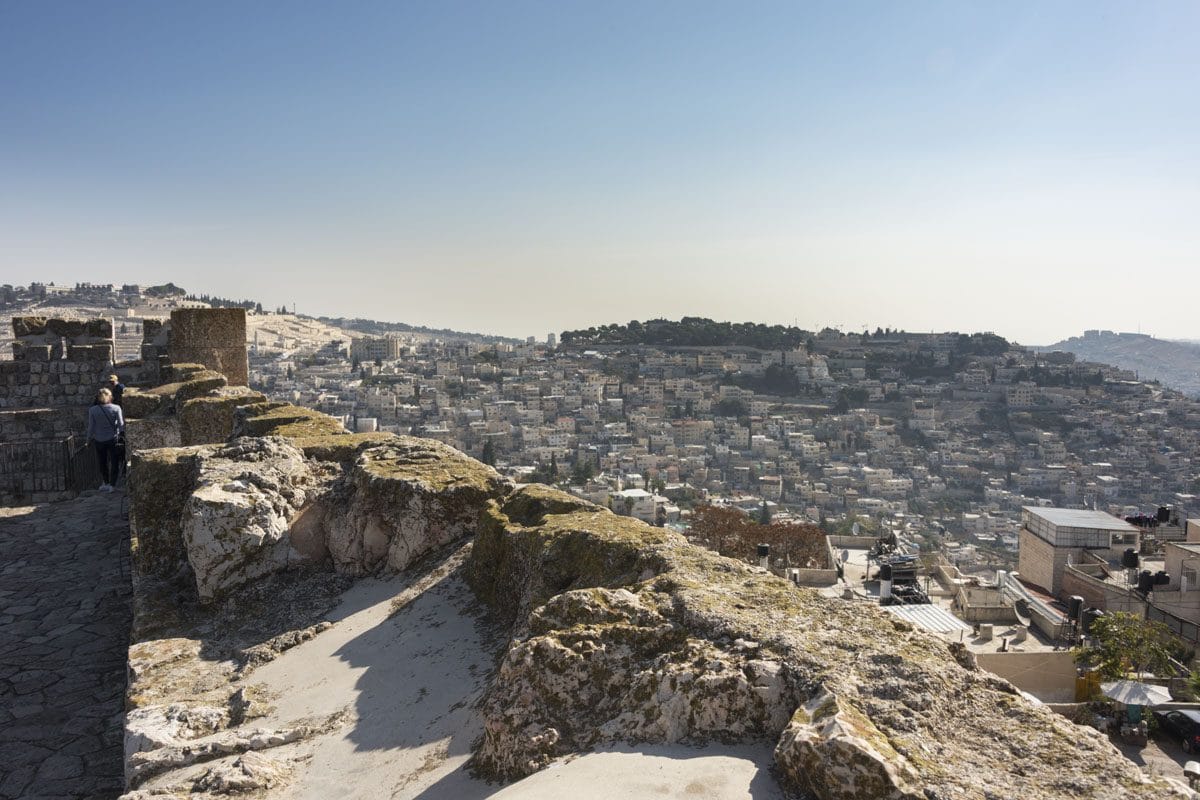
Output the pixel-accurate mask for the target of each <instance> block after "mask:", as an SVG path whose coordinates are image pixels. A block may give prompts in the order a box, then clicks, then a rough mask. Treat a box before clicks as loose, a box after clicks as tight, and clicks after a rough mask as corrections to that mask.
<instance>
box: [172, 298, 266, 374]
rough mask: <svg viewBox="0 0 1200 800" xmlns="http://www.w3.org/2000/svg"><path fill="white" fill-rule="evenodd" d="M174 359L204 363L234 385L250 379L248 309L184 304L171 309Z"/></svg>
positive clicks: (174, 360) (175, 360)
mask: <svg viewBox="0 0 1200 800" xmlns="http://www.w3.org/2000/svg"><path fill="white" fill-rule="evenodd" d="M170 342H171V343H170V355H171V361H172V362H174V363H177V364H178V363H181V362H185V361H189V362H197V363H200V364H203V365H204V366H206V367H208V368H209V369H211V370H215V371H217V372H220V373H222V374H223V375H225V377H226V378H228V379H229V383H230V385H232V386H245V385H246V383H247V381H248V380H249V373H250V368H249V362H248V361H247V356H246V311H245V309H241V308H180V309H176V310H175V311H172V312H171V336H170Z"/></svg>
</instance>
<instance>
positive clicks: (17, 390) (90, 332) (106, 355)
mask: <svg viewBox="0 0 1200 800" xmlns="http://www.w3.org/2000/svg"><path fill="white" fill-rule="evenodd" d="M12 327H13V335H14V336H15V338H16V340H15V341H14V342H13V359H14V360H12V361H0V409H16V408H54V407H62V406H82V407H86V406H87V405H89V404H90V403H91V401H92V397H93V396H94V394H95V392H96V390H97V389H98V388H100V386H101V385H102V384H103V383H104V380H105V379H106V378H107V377H108V375H109V374H110V373H111V372H112V368H113V363H112V357H113V337H112V320H109V319H104V318H99V319H87V320H84V319H54V318H47V317H13V320H12Z"/></svg>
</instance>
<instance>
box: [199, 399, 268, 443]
mask: <svg viewBox="0 0 1200 800" xmlns="http://www.w3.org/2000/svg"><path fill="white" fill-rule="evenodd" d="M265 400H266V398H265V397H264V396H263V395H262V394H261V393H259V392H255V391H252V390H250V389H246V388H245V387H240V386H238V387H230V388H228V389H220V390H218V391H217V393H216V394H213V395H211V396H205V397H196V398H193V399H191V400H188V401H187V402H185V403H183V404H182V406H180V408H179V423H180V436H181V437H182V439H183V444H184V445H194V444H219V443H221V442H224V441H227V440H228V439H229V437H230V436H232V435H233V428H234V420H235V412H236V410H237V409H238V408H239V407H241V406H244V405H250V404H252V403H261V402H263V401H265Z"/></svg>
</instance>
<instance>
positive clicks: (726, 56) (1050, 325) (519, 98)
mask: <svg viewBox="0 0 1200 800" xmlns="http://www.w3.org/2000/svg"><path fill="white" fill-rule="evenodd" d="M1198 35H1200V3H1195V2H1191V0H1187V1H1186V2H1139V3H1134V2H1121V3H1111V2H1103V1H1095V0H1093V1H1092V2H1068V1H1067V0H1062V1H1061V2H1053V3H1043V2H1036V3H1035V2H1011V3H1009V2H1005V3H983V2H965V1H963V0H954V1H953V2H944V3H942V2H917V1H915V0H914V2H855V1H854V0H849V1H847V2H830V3H802V2H798V1H796V0H793V1H792V2H781V3H774V2H753V3H733V2H720V3H715V2H706V1H705V0H688V1H687V2H673V1H672V0H661V1H656V0H640V2H620V0H610V1H609V2H595V1H593V2H576V1H574V0H553V1H548V2H526V1H525V0H506V2H503V3H497V2H478V3H476V2H455V1H454V0H438V1H437V2H421V3H418V2H405V1H403V0H386V1H382V0H380V1H377V0H355V1H348V2H336V3H335V2H323V3H319V2H306V1H304V0H291V1H290V2H274V1H273V0H256V1H255V2H253V3H246V2H222V1H221V0H206V2H191V3H187V2H167V3H164V2H161V0H137V1H134V0H113V1H112V2H106V3H96V2H91V1H90V0H88V1H86V2H58V0H0V283H13V284H25V283H28V282H30V281H44V282H49V281H54V282H56V283H74V282H78V281H91V282H99V283H110V282H111V283H126V282H130V283H144V284H150V283H162V282H166V281H174V282H175V283H177V284H179V285H181V286H184V287H185V288H187V289H189V290H191V291H194V292H197V293H201V292H203V293H209V294H215V295H220V296H225V297H232V298H239V299H240V298H249V299H254V300H257V301H260V302H262V303H263V304H264V305H265V306H268V307H274V306H278V305H281V304H287V305H288V306H289V307H290V306H292V305H293V304H294V305H295V307H296V309H297V310H298V311H300V312H301V313H308V314H313V315H328V316H359V317H370V318H375V319H381V320H390V321H398V322H407V323H411V324H417V325H429V326H433V327H449V328H455V329H459V330H468V331H479V332H487V333H496V334H504V335H510V336H526V335H537V336H539V337H541V336H544V335H545V334H546V333H548V332H551V331H555V332H557V331H562V330H564V329H573V328H586V327H588V326H591V325H598V324H604V323H612V322H619V323H623V322H627V321H629V320H631V319H650V318H657V317H666V318H671V319H675V318H678V317H681V316H707V317H713V318H715V319H721V320H733V321H757V322H764V323H771V324H774V323H783V324H796V325H800V326H801V327H805V328H809V329H819V328H822V327H825V326H835V327H841V328H842V329H843V330H846V331H853V330H862V329H864V328H867V327H869V328H870V329H872V330H873V329H874V328H875V327H878V326H883V327H892V328H902V329H905V330H910V331H925V330H938V331H942V330H959V331H994V332H996V333H999V334H1001V335H1004V336H1007V337H1008V338H1010V339H1013V340H1015V341H1018V342H1021V343H1025V344H1048V343H1050V342H1053V341H1057V340H1059V339H1062V338H1066V337H1068V336H1072V335H1077V334H1079V333H1081V332H1082V331H1083V330H1084V329H1087V328H1108V329H1113V330H1125V331H1132V330H1141V331H1142V332H1144V333H1151V334H1154V335H1156V336H1162V337H1167V338H1200V315H1198V314H1196V313H1195V312H1194V310H1193V303H1191V302H1189V300H1188V298H1196V297H1198V296H1200V47H1198V46H1197V44H1196V42H1197V41H1198Z"/></svg>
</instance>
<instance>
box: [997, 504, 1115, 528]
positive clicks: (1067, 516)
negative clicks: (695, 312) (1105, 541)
mask: <svg viewBox="0 0 1200 800" xmlns="http://www.w3.org/2000/svg"><path fill="white" fill-rule="evenodd" d="M1021 510H1022V511H1025V512H1026V513H1028V514H1032V515H1033V516H1036V517H1040V518H1041V519H1044V520H1045V521H1046V522H1049V523H1050V524H1051V525H1054V526H1056V527H1059V528H1091V529H1094V530H1105V531H1136V530H1137V528H1135V527H1134V526H1132V525H1130V524H1129V523H1128V522H1126V521H1125V520H1123V519H1119V518H1117V517H1114V516H1113V515H1112V514H1109V513H1107V512H1105V511H1091V510H1088V509H1075V508H1040V507H1038V506H1023V507H1022V509H1021Z"/></svg>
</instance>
